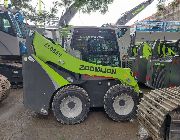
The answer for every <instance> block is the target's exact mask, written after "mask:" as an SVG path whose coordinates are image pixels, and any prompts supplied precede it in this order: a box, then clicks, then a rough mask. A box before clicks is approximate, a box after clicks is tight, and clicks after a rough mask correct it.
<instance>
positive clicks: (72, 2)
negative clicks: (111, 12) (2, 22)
mask: <svg viewBox="0 0 180 140" xmlns="http://www.w3.org/2000/svg"><path fill="white" fill-rule="evenodd" d="M113 1H114V0H56V1H54V2H53V7H52V8H51V9H50V11H47V10H46V11H45V10H44V11H42V12H41V13H38V12H37V10H36V7H33V6H32V5H31V3H30V2H31V0H12V3H13V5H14V6H15V7H16V9H21V10H23V12H24V14H25V16H26V17H28V18H29V19H31V20H32V21H43V20H44V19H49V18H52V17H55V15H56V14H57V13H58V11H59V10H58V9H60V8H63V9H64V14H67V13H70V14H72V13H71V12H73V14H72V15H71V16H74V15H75V13H76V12H77V11H78V10H80V11H82V12H84V13H90V12H92V11H99V12H101V13H102V14H104V13H106V12H107V11H108V5H109V4H111V3H112V2H113ZM73 10H74V11H73ZM62 17H63V16H62Z"/></svg>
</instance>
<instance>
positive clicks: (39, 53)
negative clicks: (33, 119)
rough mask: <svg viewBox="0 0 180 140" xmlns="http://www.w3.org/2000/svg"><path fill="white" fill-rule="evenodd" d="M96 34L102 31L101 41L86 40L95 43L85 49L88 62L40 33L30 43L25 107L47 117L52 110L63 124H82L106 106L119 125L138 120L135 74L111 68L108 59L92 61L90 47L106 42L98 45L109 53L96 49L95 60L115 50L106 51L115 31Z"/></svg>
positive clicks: (25, 72)
mask: <svg viewBox="0 0 180 140" xmlns="http://www.w3.org/2000/svg"><path fill="white" fill-rule="evenodd" d="M94 30H96V31H97V32H98V34H97V37H95V36H94V37H93V38H89V37H92V35H88V36H87V35H85V36H86V38H87V39H85V40H84V41H85V42H84V45H87V41H88V38H89V39H90V40H89V42H91V43H92V44H91V43H89V44H91V45H92V46H91V45H90V46H89V45H88V46H86V48H84V49H86V51H85V50H84V49H82V51H83V50H84V51H85V52H82V54H88V53H89V54H88V55H89V56H90V54H91V57H90V58H91V59H87V58H88V56H87V57H86V58H85V59H86V61H85V60H83V59H84V56H81V57H76V56H74V55H71V54H70V53H69V52H68V51H66V49H65V48H63V47H62V46H61V45H59V44H58V43H56V42H54V41H52V40H49V39H47V38H45V37H43V36H42V35H40V34H39V33H37V32H35V33H34V34H33V35H32V36H31V37H30V39H28V41H27V46H28V54H27V55H26V56H24V57H23V80H24V81H23V83H24V104H25V106H26V107H28V108H30V109H31V110H33V111H35V112H37V113H40V114H43V115H48V114H49V111H50V110H51V109H52V111H53V113H54V116H55V117H56V119H57V120H58V121H60V122H61V123H64V124H76V123H80V122H82V121H83V120H84V119H85V118H86V117H87V114H88V112H89V109H90V107H104V109H105V111H106V113H107V114H108V116H109V117H110V118H112V119H113V120H115V121H127V120H131V119H133V118H134V117H135V116H136V110H137V105H138V103H139V96H140V90H139V87H138V84H137V82H136V80H135V79H134V77H133V76H132V73H131V70H130V69H129V68H121V67H118V66H114V67H112V66H109V64H107V63H106V62H107V60H103V59H101V62H99V61H93V63H92V62H88V61H91V60H92V56H93V52H91V50H93V49H87V48H88V47H89V48H90V47H93V44H94V42H93V40H98V41H100V42H101V43H99V44H100V45H102V46H101V47H102V48H104V49H101V50H96V51H97V52H96V53H95V54H96V58H98V56H101V58H102V56H103V55H104V53H106V51H109V52H110V51H113V50H111V49H110V48H109V50H107V48H108V47H110V46H111V45H110V44H111V43H112V42H109V36H112V35H115V36H116V33H115V30H114V29H111V28H102V29H99V28H95V29H94ZM91 31H93V29H92V30H91ZM91 33H92V32H91ZM104 33H105V34H104ZM79 37H80V38H81V39H84V38H85V37H84V38H83V37H82V36H79ZM98 37H99V38H98ZM77 40H78V39H77ZM98 41H96V42H98ZM77 43H79V42H77ZM113 43H115V44H117V40H116V39H115V40H113ZM112 46H113V45H112ZM72 50H74V51H76V50H75V49H72ZM105 50H106V51H105ZM118 50H121V49H120V48H118ZM79 52H81V49H79ZM87 52H88V53H87ZM75 54H76V53H75ZM118 55H119V53H118ZM78 56H79V55H78ZM112 58H113V57H112ZM112 60H113V59H112ZM97 62H98V64H97ZM108 62H109V61H108ZM99 63H102V64H103V63H106V65H104V66H103V65H101V64H99ZM119 64H120V62H119Z"/></svg>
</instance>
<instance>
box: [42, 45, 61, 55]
mask: <svg viewBox="0 0 180 140" xmlns="http://www.w3.org/2000/svg"><path fill="white" fill-rule="evenodd" d="M44 47H46V48H47V49H48V50H50V51H51V52H52V53H54V54H55V55H57V56H58V57H61V56H62V54H61V53H60V52H59V51H58V50H57V49H56V48H54V47H53V46H51V45H50V44H48V43H46V44H44Z"/></svg>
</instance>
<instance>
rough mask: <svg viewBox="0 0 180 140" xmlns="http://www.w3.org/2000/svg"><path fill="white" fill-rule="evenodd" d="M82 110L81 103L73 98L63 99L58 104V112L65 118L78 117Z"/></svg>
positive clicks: (76, 98)
mask: <svg viewBox="0 0 180 140" xmlns="http://www.w3.org/2000/svg"><path fill="white" fill-rule="evenodd" d="M82 110H83V109H82V101H81V100H80V99H79V98H78V97H75V96H68V97H67V98H64V99H63V100H62V102H61V104H60V111H61V113H62V114H63V115H64V116H65V117H67V118H75V117H77V116H79V115H80V114H81V112H82Z"/></svg>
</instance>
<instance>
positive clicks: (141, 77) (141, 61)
mask: <svg viewBox="0 0 180 140" xmlns="http://www.w3.org/2000/svg"><path fill="white" fill-rule="evenodd" d="M147 62H148V60H147V59H146V58H139V57H138V58H136V59H135V60H134V61H133V63H132V65H133V66H132V72H133V73H136V78H137V80H138V82H140V83H145V82H146V74H147Z"/></svg>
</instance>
